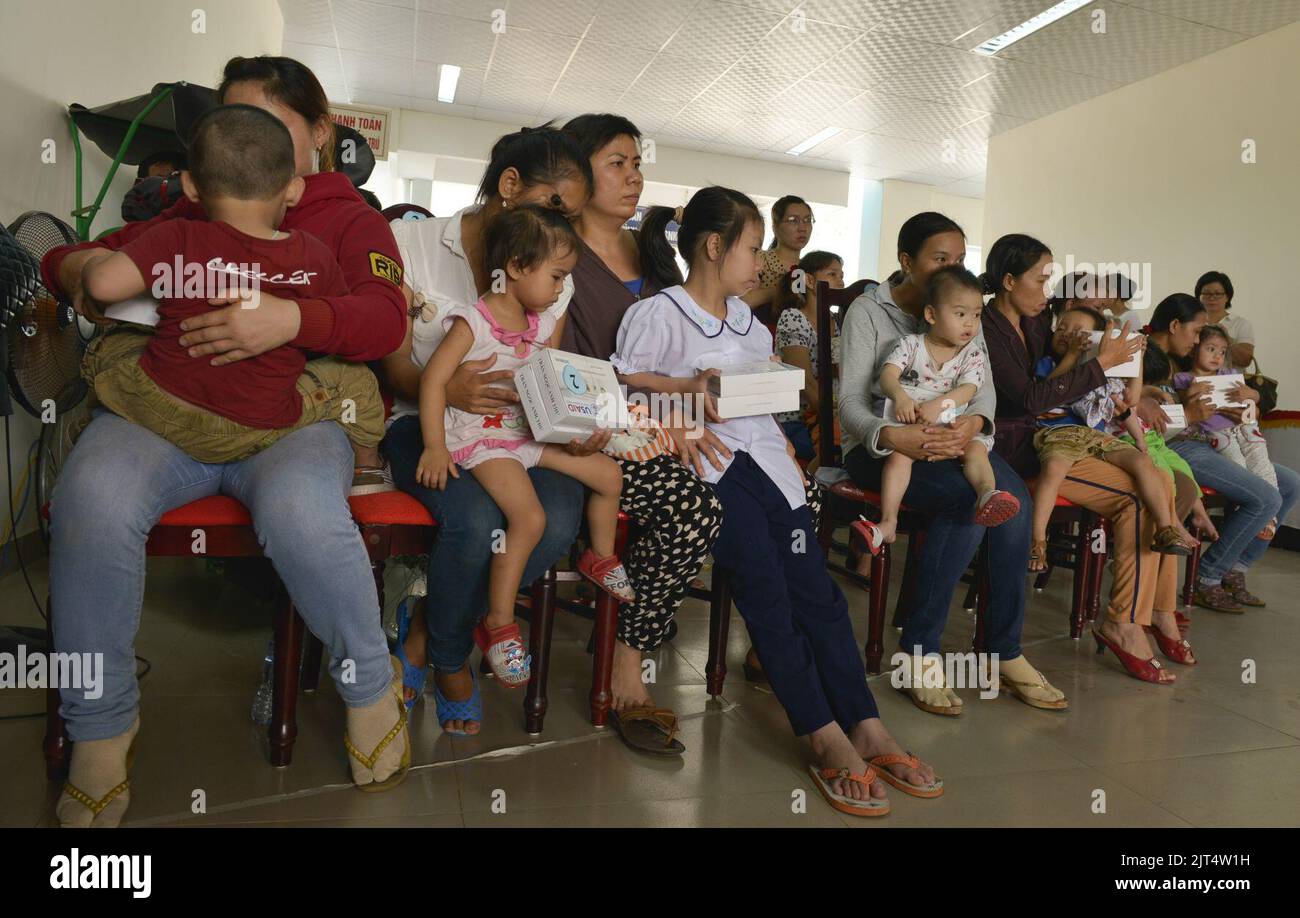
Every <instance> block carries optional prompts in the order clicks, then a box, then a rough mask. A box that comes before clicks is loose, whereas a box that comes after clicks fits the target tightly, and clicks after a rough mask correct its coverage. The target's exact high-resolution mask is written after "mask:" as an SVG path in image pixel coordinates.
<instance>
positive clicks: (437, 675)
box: [407, 650, 482, 736]
mask: <svg viewBox="0 0 1300 918" xmlns="http://www.w3.org/2000/svg"><path fill="white" fill-rule="evenodd" d="M407 653H410V651H409V650H408V651H407ZM411 662H412V663H414V662H415V661H414V660H412V661H411ZM433 681H434V682H436V683H437V684H438V691H440V692H442V697H443V698H446V699H447V700H448V701H467V700H469V697H470V696H471V695H473V694H474V679H473V676H472V675H471V674H470V671H469V663H468V662H466V663H465V665H464V666H462V667H461V668H460V669H458V670H456V671H455V672H454V673H444V672H440V671H438V670H434V673H433ZM481 728H482V724H480V723H479V722H478V721H477V720H460V719H456V720H449V721H446V722H444V723H443V724H442V729H444V730H458V731H463V732H465V733H468V734H469V735H470V736H473V735H474V734H475V733H478V731H479V730H480V729H481Z"/></svg>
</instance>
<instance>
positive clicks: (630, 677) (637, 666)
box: [609, 641, 654, 711]
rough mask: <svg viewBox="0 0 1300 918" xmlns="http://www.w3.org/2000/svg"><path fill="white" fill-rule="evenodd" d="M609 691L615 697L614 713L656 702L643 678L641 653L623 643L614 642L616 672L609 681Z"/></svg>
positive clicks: (612, 707) (612, 704)
mask: <svg viewBox="0 0 1300 918" xmlns="http://www.w3.org/2000/svg"><path fill="white" fill-rule="evenodd" d="M609 690H610V693H611V694H612V695H613V696H614V697H613V701H612V702H611V709H612V710H614V711H626V710H627V709H628V708H639V707H643V706H645V705H648V704H652V703H653V702H654V699H652V698H651V697H650V690H649V689H648V688H646V684H645V682H643V681H642V678H641V651H639V650H637V649H636V648H634V647H629V646H628V645H626V644H624V643H623V642H622V641H615V642H614V672H613V674H612V675H611V677H610V680H609Z"/></svg>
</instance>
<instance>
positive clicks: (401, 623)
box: [393, 596, 429, 711]
mask: <svg viewBox="0 0 1300 918" xmlns="http://www.w3.org/2000/svg"><path fill="white" fill-rule="evenodd" d="M421 598H423V597H419V596H407V597H406V598H405V599H403V600H402V601H401V602H400V603H398V604H397V646H396V647H394V648H393V656H395V657H397V659H398V661H399V662H401V664H402V689H403V690H405V689H408V688H411V689H415V695H414V697H412V698H408V699H405V700H406V710H408V711H409V710H411V709H412V708H414V707H415V703H416V702H417V701H419V700H420V699H421V698H423V697H424V680H425V678H426V676H427V674H428V672H429V668H428V667H427V666H416V665H415V664H414V663H412V662H411V661H410V660H408V659H406V646H405V645H406V635H407V634H408V633H409V632H410V630H411V609H410V606H409V605H408V603H410V602H411V600H412V599H421Z"/></svg>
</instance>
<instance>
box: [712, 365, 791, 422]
mask: <svg viewBox="0 0 1300 918" xmlns="http://www.w3.org/2000/svg"><path fill="white" fill-rule="evenodd" d="M718 372H719V375H718V376H715V377H713V378H711V379H710V380H709V392H710V394H712V395H713V396H714V401H715V404H716V407H717V411H718V417H720V418H724V419H726V418H744V417H752V416H754V415H758V414H772V413H774V412H778V411H798V410H799V393H800V392H802V391H803V384H804V372H803V370H801V369H799V368H798V367H792V366H790V365H789V364H788V363H780V362H778V361H775V360H755V361H750V362H747V363H733V364H728V365H726V366H721V367H718Z"/></svg>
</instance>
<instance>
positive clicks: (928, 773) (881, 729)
mask: <svg viewBox="0 0 1300 918" xmlns="http://www.w3.org/2000/svg"><path fill="white" fill-rule="evenodd" d="M849 740H850V742H852V743H853V748H854V750H856V751H857V753H858V755H860V756H862V759H863V761H867V762H869V761H871V760H872V759H874V758H875V757H876V756H878V755H907V754H908V753H907V750H905V749H904V748H903V747H902V746H900V745H898V741H897V740H895V739H894V738H893V737H892V736H890V735H889V731H888V730H886V729H885V725H884V723H882V722H881V720H880V718H879V717H872V718H871V719H869V720H862V721H859V722H858V723H857V724H856V725H855V726H854V727H853V732H852V733H850V734H849ZM884 767H885V768H887V769H888V770H889V773H890V774H892V775H893V776H894V777H895V778H899V779H901V780H903V781H906V782H907V783H908V784H911V785H913V786H915V787H926V786H927V785H930V784H933V783H934V769H933V768H932V767H931V766H929V765H927V764H926V763H925V762H921V763H920V764H919V765H918V766H917V767H916V768H908V767H907V766H906V765H904V764H901V763H898V764H893V765H886V766H884Z"/></svg>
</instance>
